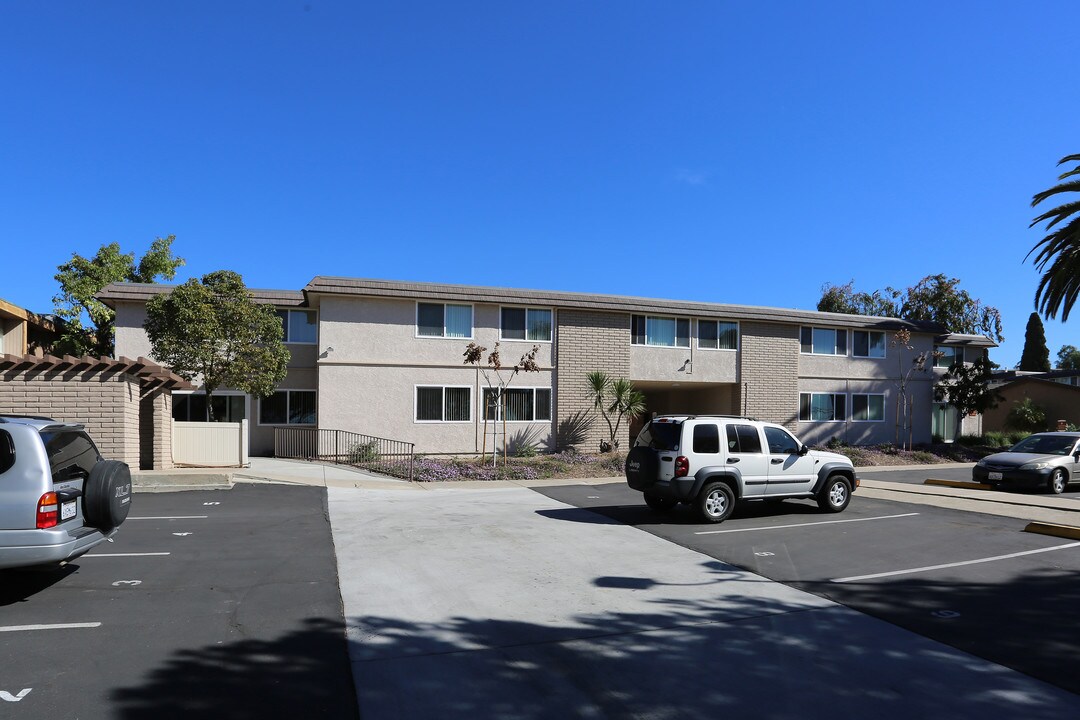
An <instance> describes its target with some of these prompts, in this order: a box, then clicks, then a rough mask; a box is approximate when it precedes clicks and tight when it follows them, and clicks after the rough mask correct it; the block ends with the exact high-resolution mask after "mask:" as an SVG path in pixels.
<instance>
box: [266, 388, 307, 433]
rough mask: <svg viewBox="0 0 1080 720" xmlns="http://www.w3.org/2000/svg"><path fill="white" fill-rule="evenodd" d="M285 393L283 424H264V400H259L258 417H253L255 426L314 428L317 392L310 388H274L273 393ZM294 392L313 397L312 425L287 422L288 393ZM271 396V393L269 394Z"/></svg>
mask: <svg viewBox="0 0 1080 720" xmlns="http://www.w3.org/2000/svg"><path fill="white" fill-rule="evenodd" d="M279 392H283V393H285V422H281V423H264V422H263V421H262V404H263V400H266V398H259V408H258V415H257V416H256V417H255V424H256V425H259V426H262V427H315V426H317V425H318V424H319V391H318V390H312V389H311V388H283V387H279V388H275V389H274V393H279ZM294 392H309V393H311V394H313V395H314V396H315V422H313V423H291V422H289V393H294ZM271 394H273V393H271Z"/></svg>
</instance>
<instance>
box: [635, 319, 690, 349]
mask: <svg viewBox="0 0 1080 720" xmlns="http://www.w3.org/2000/svg"><path fill="white" fill-rule="evenodd" d="M630 342H631V343H632V344H633V345H655V346H657V347H690V320H689V319H688V318H667V317H653V316H652V315H633V316H632V317H631V339H630Z"/></svg>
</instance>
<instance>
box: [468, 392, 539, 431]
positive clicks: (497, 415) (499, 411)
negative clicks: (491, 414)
mask: <svg viewBox="0 0 1080 720" xmlns="http://www.w3.org/2000/svg"><path fill="white" fill-rule="evenodd" d="M497 390H498V388H489V387H484V388H482V389H481V390H480V398H479V405H483V404H484V396H485V394H486V393H487V392H488V391H490V392H496V391H497ZM513 390H532V394H533V419H532V420H507V421H506V424H507V425H514V424H519V425H530V424H533V423H549V424H550V423H551V422H552V420H553V419H554V418H553V414H554V413H553V412H552V411H553V410H554V407H553V406H554V404H555V393H554V392H553V391H552V388H551V386H550V385H531V386H527V387H519V386H514V387H507V388H503V391H504V392H506V391H513ZM537 390H547V391H548V417H547V419H546V420H537V419H536V391H537ZM486 410H487V408H485V407H481V408H480V420H481V421H483V419H484V416H485V415H486V412H485V411H486ZM502 421H503V420H502V405H498V406H496V408H495V419H494V420H492V419H490V418H489V419H488V422H500V423H501V422H502Z"/></svg>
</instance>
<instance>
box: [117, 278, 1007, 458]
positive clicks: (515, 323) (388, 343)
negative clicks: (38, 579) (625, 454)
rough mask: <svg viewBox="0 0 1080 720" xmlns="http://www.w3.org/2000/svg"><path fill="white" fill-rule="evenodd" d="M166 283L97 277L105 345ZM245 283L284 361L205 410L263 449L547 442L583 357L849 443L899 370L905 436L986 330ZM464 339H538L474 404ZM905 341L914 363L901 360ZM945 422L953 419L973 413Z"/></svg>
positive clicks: (129, 346)
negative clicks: (505, 382)
mask: <svg viewBox="0 0 1080 720" xmlns="http://www.w3.org/2000/svg"><path fill="white" fill-rule="evenodd" d="M169 289H170V286H166V285H140V284H128V283H120V284H114V285H110V286H108V287H107V288H105V290H103V291H102V293H101V294H100V295H99V297H101V298H102V299H103V300H104V301H105V302H106V303H108V304H109V305H110V306H111V307H114V308H115V309H116V352H117V355H124V356H128V357H139V356H146V357H149V356H150V344H149V341H148V340H147V338H146V334H145V331H144V330H143V329H142V325H143V322H144V320H145V317H146V313H145V305H146V302H147V300H148V299H149V298H151V297H153V295H155V294H157V293H160V292H168V291H169ZM253 293H254V296H255V298H256V300H257V301H258V302H262V303H267V304H272V305H274V306H275V308H276V309H277V311H278V314H279V315H280V316H281V318H282V326H283V329H284V332H285V342H286V344H287V346H288V347H289V349H290V350H291V352H292V361H291V363H290V366H289V372H288V376H287V377H286V379H285V380H284V381H283V382H282V383H281V384H280V386H279V388H278V391H277V392H275V393H274V394H273V395H272V396H270V397H268V398H262V399H259V398H250V397H247V396H245V395H244V394H243V393H236V392H233V393H230V392H228V391H224V392H222V393H221V398H220V399H216V401H215V408H214V411H215V414H216V415H217V416H219V417H221V418H223V419H232V420H235V419H239V418H242V417H246V418H248V419H249V420H250V421H251V422H250V425H251V433H252V437H251V449H252V452H253V453H254V454H260V453H264V454H268V453H269V452H271V451H272V448H273V430H274V428H275V427H281V426H296V425H301V426H308V427H313V426H318V427H321V428H327V429H337V430H348V431H352V432H358V433H363V434H367V435H374V436H378V437H387V438H393V439H399V440H406V441H408V442H412V443H415V444H416V449H417V452H421V453H462V454H464V453H473V452H478V451H479V450H480V449H481V448H482V447H485V446H486V447H487V448H488V449H490V448H491V446H492V442H493V437H492V435H491V433H492V432H493V428H495V427H498V432H499V433H500V436H499V437H498V438H497V441H498V442H499V443H500V444H501V443H502V441H503V440H502V437H501V432H502V426H503V425H504V423H503V420H504V418H502V417H501V415H502V414H503V413H505V415H506V417H505V426H506V428H507V432H506V435H507V436H508V437H509V438H511V439H513V438H515V437H529V438H530V439H533V440H539V441H541V442H542V443H546V444H548V445H549V446H550V445H552V444H554V443H555V438H556V437H557V436H558V435H559V432H560V428H565V426H566V425H567V424H568V423H571V422H572V421H573V420H574V419H575V418H580V417H581V416H582V414H584V413H587V412H588V411H589V410H590V408H591V404H590V402H589V397H588V390H587V384H586V375H587V374H588V373H589V372H592V371H594V370H601V371H604V372H606V373H607V374H609V375H610V376H612V377H624V378H627V379H629V380H631V381H632V382H633V383H634V385H635V386H636V387H637V388H638V389H639V390H641V391H642V392H643V393H644V394H645V396H646V401H647V406H648V409H649V413H650V414H651V413H699V414H704V413H713V414H732V415H749V416H752V417H757V418H759V419H763V420H770V421H774V422H779V423H782V424H784V425H786V426H787V427H789V428H791V429H792V430H793V431H794V432H796V433H797V434H798V435H799V436H800V437H801V438H803V439H804V440H805V441H806V442H808V443H824V442H826V441H828V440H829V439H831V438H839V439H841V440H844V441H846V442H849V443H851V444H871V443H875V444H876V443H887V442H893V441H895V440H896V439H897V437H898V434H897V422H898V418H900V417H902V414H901V413H899V412H898V408H899V391H898V384H899V381H900V379H901V377H906V387H907V397H908V403H909V405H910V408H911V417H912V418H913V431H912V437H913V440H914V441H915V442H916V443H923V442H930V440H931V438H932V437H934V436H938V437H941V438H944V439H951V438H952V437H953V436H954V435H955V433H956V432H958V431H959V430H960V429H961V427H962V426H961V419H959V418H957V417H956V414H955V411H954V410H952V409H951V408H948V407H947V406H944V405H942V404H940V403H936V402H935V400H934V393H933V388H934V384H935V382H936V379H937V378H938V377H940V375H941V373H942V372H943V370H942V369H941V368H943V367H947V366H948V365H949V364H951V363H952V362H953V360H954V359H955V358H956V357H957V354H958V353H959V356H960V357H966V358H967V359H968V360H974V359H975V357H977V356H978V354H980V353H983V352H985V350H986V348H987V347H990V346H992V345H993V343H992V342H991V341H990V340H988V339H987V338H985V337H981V336H968V335H954V334H949V333H948V332H947V329H946V328H943V327H940V326H938V325H936V324H933V323H916V322H909V321H905V320H898V319H895V318H877V317H865V316H857V315H843V314H836V313H821V312H814V311H801V310H790V309H783V308H769V307H752V306H745V305H727V304H714V303H700V302H685V301H678V300H660V299H650V298H642V297H627V296H617V295H594V294H586V293H570V292H552V291H542V290H520V289H511V288H493V287H474V286H463V285H447V284H434V283H417V282H397V281H386V280H364V279H353V278H339V277H323V276H319V277H316V278H314V279H313V280H312V281H311V282H310V283H308V284H307V285H306V286H305V287H304V288H303V290H300V291H288V290H286V291H282V290H254V291H253ZM901 328H906V329H907V330H909V331H910V332H911V340H910V341H909V343H908V345H907V346H906V347H899V346H898V345H897V343H896V342H895V337H894V334H895V332H896V331H897V330H899V329H901ZM470 342H476V343H478V344H479V345H482V346H484V347H486V348H488V349H489V351H490V349H492V348H494V346H495V344H496V343H499V344H500V345H499V347H500V351H501V356H502V358H503V362H504V363H505V364H507V365H513V364H514V363H515V362H516V361H517V359H518V358H519V357H521V356H522V355H523V354H524V353H526V352H529V351H530V350H531V349H532V348H533V347H534V346H535V347H538V348H539V351H538V353H537V355H536V362H537V364H538V366H539V368H540V369H539V372H527V373H519V374H518V375H517V376H516V377H515V378H514V379H513V381H512V382H511V384H510V385H509V391H508V394H507V396H506V402H505V406H504V408H502V409H496V410H488V411H486V412H485V409H484V408H485V407H486V404H485V402H484V401H485V398H486V397H488V394H489V393H490V392H491V390H490V388H489V385H488V382H487V381H486V380H485V377H484V374H483V373H482V372H481V371H480V369H478V368H477V367H475V366H471V365H466V364H464V358H463V354H464V352H465V349H466V346H467V345H468V344H469V343H470ZM935 350H937V351H938V352H940V353H942V355H941V356H940V357H938V358H937V359H935V358H934V357H933V353H934V351H935ZM920 354H925V356H926V357H927V358H928V362H927V364H926V367H925V370H915V371H911V372H909V371H910V370H911V368H912V365H913V360H914V359H915V358H916V357H917V356H918V355H920ZM935 366H936V367H935ZM504 375H506V371H505V370H504ZM204 413H205V398H204V396H201V395H200V393H198V392H195V393H191V394H187V393H177V394H175V395H174V397H173V416H174V418H177V419H189V418H190V419H201V417H202V415H203V414H204ZM485 415H486V417H485ZM485 421H486V422H485ZM963 422H965V423H967V426H966V427H963V430H964V431H965V432H968V431H972V430H973V429H974V427H973V426H972V424H973V423H975V422H977V419H974V418H973V419H963ZM485 428H486V431H487V433H488V435H487V437H485ZM634 429H635V428H633V427H632V428H628V429H627V431H626V435H625V440H624V445H625V444H626V441H628V440H629V438H630V437H631V434H632V433H633V432H634ZM603 436H604V435H603V428H601V427H600V424H594V425H593V427H592V428H591V430H589V431H588V433H587V437H586V440H585V442H583V443H582V444H581V447H582V448H583V449H586V450H592V449H596V448H597V447H598V445H599V441H600V439H601V438H602V437H603Z"/></svg>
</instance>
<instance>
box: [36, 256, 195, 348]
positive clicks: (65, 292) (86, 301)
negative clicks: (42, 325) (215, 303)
mask: <svg viewBox="0 0 1080 720" xmlns="http://www.w3.org/2000/svg"><path fill="white" fill-rule="evenodd" d="M175 239H176V236H175V235H169V236H168V237H165V238H157V239H155V240H154V242H152V243H151V244H150V249H149V250H147V251H146V254H145V255H143V256H142V258H140V259H139V261H138V262H137V263H136V262H135V253H122V252H120V245H119V244H118V243H110V244H108V245H102V246H101V247H100V248H99V249H98V251H97V254H96V255H94V257H92V258H89V259H87V258H85V257H83V256H82V255H79V254H78V253H72V254H71V260H69V261H68V262H66V263H64V264H63V265H60V266H58V267H57V270H59V272H58V273H56V275H55V280H56V281H57V282H58V283H60V292H59V293H58V294H57V295H55V296H54V297H53V306H54V307H55V311H56V314H57V315H59V316H60V317H61V318H63V319H64V320H65V321H66V322H65V323H64V325H63V333H62V335H61V336H60V339H59V340H57V342H56V343H55V346H54V352H56V353H57V354H60V355H91V354H93V355H98V356H111V355H112V354H113V320H114V318H115V317H116V313H115V312H114V311H113V310H112V308H110V307H109V306H107V305H106V304H105V303H103V302H101V301H100V300H98V299H97V297H96V295H97V294H98V293H99V292H101V289H102V288H104V287H105V286H106V285H108V284H109V283H114V282H123V281H127V282H141V283H152V282H155V281H157V280H158V278H161V279H162V280H172V279H173V278H174V277H176V269H177V268H179V267H180V266H181V265H183V264H184V259H183V258H178V257H174V256H173V254H172V243H173V240H175ZM84 319H86V320H88V321H89V327H88V326H86V325H84V324H83V321H84Z"/></svg>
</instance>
